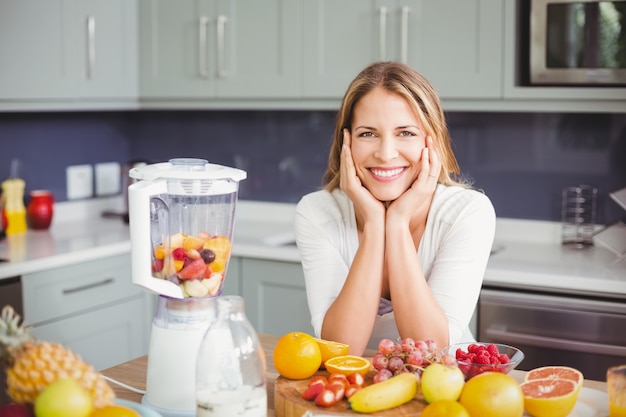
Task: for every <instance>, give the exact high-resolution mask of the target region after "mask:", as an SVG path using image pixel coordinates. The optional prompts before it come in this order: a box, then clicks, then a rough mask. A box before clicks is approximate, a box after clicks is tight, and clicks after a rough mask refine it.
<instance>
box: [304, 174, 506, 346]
mask: <svg viewBox="0 0 626 417" xmlns="http://www.w3.org/2000/svg"><path fill="white" fill-rule="evenodd" d="M495 224H496V217H495V211H494V208H493V205H492V204H491V201H490V200H489V199H488V198H487V197H486V196H485V195H484V194H483V193H481V192H478V191H475V190H471V189H466V188H462V187H458V186H445V185H441V184H440V185H438V186H437V189H436V191H435V195H434V198H433V201H432V205H431V208H430V212H429V214H428V219H427V222H426V229H425V230H424V235H423V236H422V241H421V242H420V245H419V249H418V251H417V256H418V257H419V261H420V264H421V266H422V269H423V271H424V275H425V276H426V279H427V281H428V286H429V287H430V289H431V291H432V293H433V295H434V297H435V299H436V300H437V301H438V302H439V304H440V305H441V307H442V309H443V311H444V312H445V314H446V316H447V318H448V326H449V339H450V343H451V344H452V343H458V342H462V341H473V340H475V339H474V337H473V336H472V334H471V332H470V331H469V321H470V319H471V317H472V314H473V312H474V309H475V307H476V304H477V301H478V295H479V292H480V288H481V285H482V280H483V275H484V272H485V268H486V266H487V261H488V259H489V253H490V251H491V246H492V244H493V239H494V235H495ZM295 232H296V242H297V245H298V250H299V252H300V256H301V259H302V267H303V270H304V277H305V283H306V291H307V300H308V305H309V311H310V313H311V324H312V326H313V329H314V331H315V335H316V337H320V333H321V329H322V323H323V320H324V316H325V315H326V311H327V310H328V308H329V307H330V305H331V304H332V302H333V301H334V300H335V298H336V297H337V295H338V294H339V292H340V290H341V288H342V287H343V284H344V282H345V280H346V277H347V275H348V271H349V268H350V265H351V264H352V260H353V259H354V256H355V254H356V251H357V247H358V233H357V228H356V217H355V214H354V206H353V204H352V201H350V199H349V198H348V197H347V196H346V194H345V193H344V192H343V191H341V190H340V189H339V188H337V189H335V190H334V191H333V192H332V193H329V192H328V191H325V190H320V191H315V192H313V193H310V194H307V195H305V196H304V197H302V199H301V200H300V202H299V203H298V205H297V207H296V215H295ZM385 301H386V300H383V302H382V303H381V307H380V308H379V316H378V317H377V319H376V322H375V325H374V329H373V332H372V335H371V336H370V341H369V344H368V348H372V349H376V348H377V346H378V342H379V341H380V339H382V338H389V339H391V340H394V341H395V340H396V339H397V338H398V330H397V327H396V325H395V318H394V315H393V311H392V310H391V309H390V308H389V307H390V306H389V305H388V303H385ZM386 304H387V305H386ZM386 307H387V308H386ZM390 310H391V311H390ZM416 320H419V317H416Z"/></svg>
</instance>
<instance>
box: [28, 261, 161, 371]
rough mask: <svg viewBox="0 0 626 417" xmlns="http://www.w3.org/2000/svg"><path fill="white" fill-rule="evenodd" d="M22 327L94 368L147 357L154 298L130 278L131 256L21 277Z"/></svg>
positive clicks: (83, 263)
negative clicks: (66, 348)
mask: <svg viewBox="0 0 626 417" xmlns="http://www.w3.org/2000/svg"><path fill="white" fill-rule="evenodd" d="M22 289H23V299H24V323H25V324H26V325H28V326H32V328H33V330H32V334H33V335H34V336H36V337H38V338H40V339H42V340H47V341H51V342H58V343H61V344H63V345H64V346H66V347H68V348H70V349H71V350H72V351H73V352H75V353H77V354H79V355H80V356H81V357H82V358H83V359H84V360H85V361H87V362H88V363H90V364H91V365H93V366H94V368H95V369H98V370H100V369H104V368H108V367H110V366H113V365H117V364H119V363H122V362H125V361H128V360H130V359H133V358H136V357H138V356H141V355H145V354H146V353H147V352H148V344H149V336H150V326H151V322H152V317H153V311H154V299H153V298H154V296H152V295H150V294H148V293H147V292H144V291H142V290H139V289H138V287H136V286H134V285H133V283H132V280H131V277H130V255H129V254H126V255H119V256H113V257H108V258H101V259H97V260H93V261H88V262H80V263H76V264H73V265H69V266H64V267H59V268H53V269H49V270H46V271H42V272H36V273H31V274H26V275H24V276H23V277H22Z"/></svg>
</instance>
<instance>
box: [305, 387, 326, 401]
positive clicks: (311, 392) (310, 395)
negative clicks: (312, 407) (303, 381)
mask: <svg viewBox="0 0 626 417" xmlns="http://www.w3.org/2000/svg"><path fill="white" fill-rule="evenodd" d="M322 391H324V386H323V385H322V384H313V385H310V386H308V387H307V389H305V390H304V391H302V398H304V399H305V400H307V401H313V400H315V398H317V396H318V395H319V394H320V393H321V392H322Z"/></svg>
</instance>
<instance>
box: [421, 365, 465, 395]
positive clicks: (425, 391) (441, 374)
mask: <svg viewBox="0 0 626 417" xmlns="http://www.w3.org/2000/svg"><path fill="white" fill-rule="evenodd" d="M463 385H465V377H464V376H463V372H461V370H460V369H459V368H458V367H457V366H456V365H444V364H442V363H433V364H430V365H428V367H426V369H425V370H424V372H422V395H423V396H424V400H426V402H427V403H429V404H430V403H432V402H433V401H437V400H453V401H456V400H458V399H459V397H460V396H461V391H462V390H463Z"/></svg>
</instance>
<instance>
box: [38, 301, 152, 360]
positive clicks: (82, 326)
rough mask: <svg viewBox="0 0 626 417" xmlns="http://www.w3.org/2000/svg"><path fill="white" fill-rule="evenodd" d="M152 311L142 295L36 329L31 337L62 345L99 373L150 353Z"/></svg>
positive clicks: (39, 326)
mask: <svg viewBox="0 0 626 417" xmlns="http://www.w3.org/2000/svg"><path fill="white" fill-rule="evenodd" d="M149 308H150V307H149V297H148V296H147V294H146V295H141V296H139V297H135V298H131V299H127V300H126V301H123V302H121V303H117V304H114V305H110V306H107V307H104V308H98V309H95V310H93V311H87V312H85V313H83V314H79V315H75V316H72V317H69V318H66V319H63V320H58V321H53V322H51V323H43V324H41V325H37V326H35V327H34V328H33V330H32V334H33V335H34V336H36V337H38V338H39V339H41V340H46V341H50V342H57V343H61V344H62V345H63V346H65V347H67V348H69V349H71V350H72V352H74V353H77V354H79V355H80V356H81V357H82V358H83V360H85V361H86V362H88V363H89V364H91V365H92V366H93V367H94V368H95V369H96V370H102V369H106V368H109V367H111V366H114V365H117V364H120V363H123V362H126V361H129V360H131V359H134V358H137V357H139V356H143V355H146V354H147V353H148V345H149V342H148V341H149V337H150V321H149V320H147V316H146V311H147V310H148V309H149Z"/></svg>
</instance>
